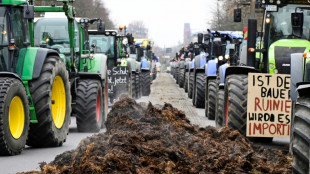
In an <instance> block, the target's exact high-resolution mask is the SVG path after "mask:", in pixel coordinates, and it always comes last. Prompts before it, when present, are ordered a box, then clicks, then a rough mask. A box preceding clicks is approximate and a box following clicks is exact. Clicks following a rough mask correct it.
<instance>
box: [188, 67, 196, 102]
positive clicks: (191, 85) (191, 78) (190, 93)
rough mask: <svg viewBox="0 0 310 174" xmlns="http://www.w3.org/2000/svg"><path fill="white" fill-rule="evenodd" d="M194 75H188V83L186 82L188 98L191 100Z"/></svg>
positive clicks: (192, 73) (191, 73)
mask: <svg viewBox="0 0 310 174" xmlns="http://www.w3.org/2000/svg"><path fill="white" fill-rule="evenodd" d="M194 78H195V74H194V72H190V73H189V78H188V80H189V82H188V98H190V99H191V98H193V90H194V89H193V86H194V85H193V83H194Z"/></svg>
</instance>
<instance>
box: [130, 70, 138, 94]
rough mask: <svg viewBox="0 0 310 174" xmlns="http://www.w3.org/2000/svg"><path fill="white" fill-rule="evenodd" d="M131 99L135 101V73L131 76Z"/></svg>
mask: <svg viewBox="0 0 310 174" xmlns="http://www.w3.org/2000/svg"><path fill="white" fill-rule="evenodd" d="M130 78H131V98H133V99H136V98H137V93H136V75H135V73H132V74H131V77H130Z"/></svg>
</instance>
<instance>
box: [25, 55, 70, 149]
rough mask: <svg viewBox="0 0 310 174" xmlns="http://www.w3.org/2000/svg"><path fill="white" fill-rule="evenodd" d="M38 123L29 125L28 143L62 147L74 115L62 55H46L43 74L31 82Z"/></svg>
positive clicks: (67, 76)
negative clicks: (71, 117)
mask: <svg viewBox="0 0 310 174" xmlns="http://www.w3.org/2000/svg"><path fill="white" fill-rule="evenodd" d="M29 88H30V93H31V96H32V100H33V103H34V107H35V111H36V116H37V119H38V123H35V124H31V125H30V131H29V137H28V140H27V145H29V146H34V147H51V146H61V145H62V144H63V143H64V142H65V141H66V138H67V134H68V132H69V125H70V122H71V120H70V116H71V94H70V82H69V75H68V71H67V70H66V66H65V64H64V63H63V62H62V61H61V59H60V58H59V57H56V56H50V57H48V58H46V60H45V62H44V65H43V68H42V70H41V74H40V77H39V78H38V79H35V80H33V81H30V82H29Z"/></svg>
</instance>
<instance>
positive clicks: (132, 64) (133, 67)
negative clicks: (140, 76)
mask: <svg viewBox="0 0 310 174" xmlns="http://www.w3.org/2000/svg"><path fill="white" fill-rule="evenodd" d="M127 62H128V64H127V65H128V67H129V71H131V72H132V71H133V72H135V71H136V59H133V58H128V59H127Z"/></svg>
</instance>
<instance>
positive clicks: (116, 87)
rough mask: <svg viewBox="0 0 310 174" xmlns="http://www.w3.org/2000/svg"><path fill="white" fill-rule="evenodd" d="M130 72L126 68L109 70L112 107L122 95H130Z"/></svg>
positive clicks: (119, 67)
mask: <svg viewBox="0 0 310 174" xmlns="http://www.w3.org/2000/svg"><path fill="white" fill-rule="evenodd" d="M128 87H129V71H128V67H126V66H115V67H109V68H108V96H109V97H108V104H109V106H111V104H113V103H114V102H115V101H117V100H118V99H119V97H120V95H121V94H128Z"/></svg>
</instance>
